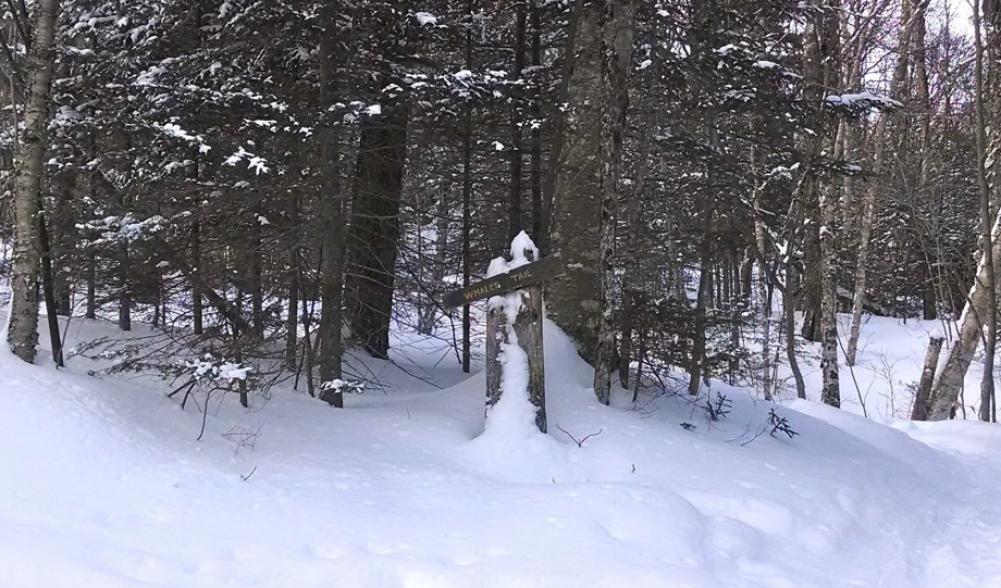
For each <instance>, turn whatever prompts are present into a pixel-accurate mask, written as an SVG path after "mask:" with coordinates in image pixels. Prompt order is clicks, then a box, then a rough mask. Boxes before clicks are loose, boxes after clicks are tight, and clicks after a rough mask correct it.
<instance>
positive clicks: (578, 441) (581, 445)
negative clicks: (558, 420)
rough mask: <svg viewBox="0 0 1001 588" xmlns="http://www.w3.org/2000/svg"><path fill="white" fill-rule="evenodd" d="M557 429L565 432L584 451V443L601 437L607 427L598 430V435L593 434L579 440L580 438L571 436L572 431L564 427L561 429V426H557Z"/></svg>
mask: <svg viewBox="0 0 1001 588" xmlns="http://www.w3.org/2000/svg"><path fill="white" fill-rule="evenodd" d="M556 428H557V429H559V430H561V431H563V432H564V433H565V434H566V436H567V437H570V438H571V439H573V442H574V443H576V444H577V447H580V448H582V449H583V447H584V442H585V441H587V440H588V439H590V438H591V437H597V436H598V435H600V434H602V433H604V432H605V427H602V428H600V429H598V432H597V433H591V434H590V435H586V436H584V437H581V438H580V439H578V438H576V437H574V436H573V435H571V434H570V431H567V430H566V429H564V428H563V427H561V426H559V425H556Z"/></svg>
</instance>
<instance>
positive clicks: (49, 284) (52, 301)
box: [38, 207, 63, 367]
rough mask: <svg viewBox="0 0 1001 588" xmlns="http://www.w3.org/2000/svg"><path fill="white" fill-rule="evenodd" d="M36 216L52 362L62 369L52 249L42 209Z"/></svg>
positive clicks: (61, 345)
mask: <svg viewBox="0 0 1001 588" xmlns="http://www.w3.org/2000/svg"><path fill="white" fill-rule="evenodd" d="M40 208H41V209H42V210H40V211H39V215H38V243H39V249H40V252H39V253H40V254H41V259H42V291H43V292H44V295H45V314H46V318H47V319H48V327H49V343H50V344H51V346H52V361H53V363H55V364H56V365H57V366H59V367H63V344H62V341H61V340H60V333H59V316H58V313H57V309H56V294H55V284H54V280H53V275H52V274H53V272H52V247H51V245H50V240H49V231H48V229H47V228H46V226H45V214H44V207H40Z"/></svg>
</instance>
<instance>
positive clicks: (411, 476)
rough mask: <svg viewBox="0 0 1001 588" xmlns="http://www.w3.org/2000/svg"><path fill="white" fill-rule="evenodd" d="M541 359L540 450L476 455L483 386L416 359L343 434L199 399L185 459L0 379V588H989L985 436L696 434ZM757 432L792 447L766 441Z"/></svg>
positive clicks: (799, 410)
mask: <svg viewBox="0 0 1001 588" xmlns="http://www.w3.org/2000/svg"><path fill="white" fill-rule="evenodd" d="M110 328H111V327H110V325H105V324H103V323H96V322H81V321H76V320H75V321H74V324H73V325H71V327H70V331H71V333H72V337H75V338H76V339H77V340H80V339H81V338H87V337H92V336H94V335H96V334H101V333H104V332H107V333H110V332H111V331H110ZM545 337H546V354H547V355H546V359H547V364H546V365H547V373H546V381H547V393H548V411H549V418H550V425H551V430H552V432H551V433H550V434H549V435H548V436H542V435H535V436H529V435H515V434H512V435H505V434H503V433H502V431H503V429H501V430H499V431H495V433H497V434H495V435H491V436H489V437H486V438H485V439H486V440H484V438H482V437H481V438H478V436H479V435H480V433H481V432H482V430H483V418H484V406H483V402H484V390H483V382H482V376H481V375H474V376H473V377H471V378H468V379H465V380H462V381H458V380H459V378H460V376H459V375H458V374H457V373H456V370H454V369H453V368H447V369H443V368H435V367H433V366H434V365H435V363H436V362H437V359H438V355H436V354H440V350H434V349H430V348H424V349H423V350H418V351H413V350H412V349H411V350H410V351H409V352H408V354H407V356H406V358H404V357H397V358H396V360H397V361H399V362H401V363H403V362H408V365H407V368H408V369H407V370H401V369H397V368H396V367H394V366H393V365H392V364H389V363H383V362H373V363H372V367H373V369H374V370H375V371H376V373H379V374H380V375H381V378H382V379H383V381H384V382H385V383H386V385H387V391H386V393H385V394H382V393H379V392H374V393H369V394H366V395H364V396H349V397H348V398H347V408H346V409H344V410H335V409H331V408H328V407H327V406H326V405H324V404H322V403H320V402H319V401H315V400H313V399H310V398H308V397H306V396H304V395H302V394H300V393H297V392H293V391H291V390H276V391H275V392H274V394H273V397H272V399H271V400H270V401H269V402H267V403H264V402H263V401H262V400H261V399H256V403H255V406H253V407H252V408H251V409H250V410H245V409H242V408H240V407H239V405H238V404H237V403H236V402H235V401H234V399H233V398H224V399H222V401H221V403H219V402H218V401H216V400H213V401H212V402H211V403H210V404H209V406H208V410H209V413H208V418H207V430H206V434H205V436H204V438H203V440H202V441H201V442H198V441H195V437H196V436H197V433H198V429H199V427H200V424H201V418H202V417H201V415H200V414H199V412H198V409H197V407H196V406H194V405H193V404H189V405H188V408H187V410H186V411H182V410H181V409H180V408H179V407H178V405H177V402H176V401H175V400H170V399H167V398H165V397H164V392H165V390H166V388H165V386H164V385H163V384H161V383H159V382H157V381H155V380H152V379H145V378H140V379H133V380H124V379H115V378H107V377H93V376H89V375H87V371H88V370H89V369H92V368H93V365H91V364H90V363H89V362H88V361H87V360H84V359H82V358H75V359H74V360H72V361H71V363H70V366H69V367H68V368H67V369H66V370H62V371H59V372H56V371H55V370H54V369H53V368H52V367H51V366H29V365H25V364H22V363H20V362H18V361H17V360H16V359H14V358H12V357H11V356H10V355H8V354H7V353H3V354H0V390H2V396H3V399H4V405H3V410H2V413H0V414H2V417H0V424H2V426H0V471H2V474H0V568H2V569H3V574H2V575H0V586H3V587H5V588H6V587H9V588H61V587H64V586H65V587H71V586H72V587H74V588H79V587H95V588H117V587H136V586H144V587H163V588H176V587H179V586H185V587H201V586H205V587H212V588H220V587H240V588H248V587H290V588H310V587H317V588H319V587H342V586H343V587H356V586H377V587H387V588H396V587H400V588H404V587H405V588H423V587H427V588H431V587H434V588H442V587H445V588H447V587H468V586H480V587H483V588H490V587H501V586H503V587H510V586H533V587H564V586H565V587H579V586H608V587H621V586H630V587H632V588H643V587H664V588H668V587H669V588H675V587H684V586H688V587H698V588H714V587H720V588H723V587H725V588H734V587H748V588H751V587H754V588H758V587H776V588H779V587H796V588H800V587H842V586H843V587H848V586H883V587H900V588H907V587H928V588H932V587H935V588H939V587H942V586H950V587H963V586H969V587H974V586H976V587H989V586H1001V555H999V554H1001V541H999V539H1001V532H999V531H997V529H998V528H1001V509H999V507H998V506H997V505H998V500H997V499H996V489H997V487H998V486H999V483H1001V458H999V457H998V456H999V455H1001V451H999V450H1001V433H999V432H998V431H997V430H996V428H994V427H990V426H988V425H979V424H973V423H944V424H921V425H913V424H911V423H896V424H895V425H894V426H892V427H890V426H886V425H881V424H877V423H874V422H872V421H869V420H866V419H863V418H861V417H857V416H854V415H851V414H847V413H845V412H842V411H837V410H834V409H830V408H828V407H825V406H822V405H818V404H814V403H809V402H794V403H792V404H790V405H788V406H775V405H772V404H770V403H764V402H762V401H758V400H755V399H754V398H753V397H752V396H750V395H748V394H747V393H746V392H744V391H741V390H737V389H733V388H729V387H726V386H723V385H719V384H715V385H714V387H713V391H714V392H720V393H722V394H725V395H726V396H727V397H728V398H729V399H730V400H731V401H732V404H733V407H732V411H731V413H730V414H729V415H728V416H727V417H726V418H724V419H721V420H719V421H715V422H714V421H711V420H709V419H707V418H706V417H705V416H704V413H703V411H702V410H701V409H700V408H699V407H698V406H697V405H696V404H693V403H692V402H690V401H689V399H687V398H684V397H670V396H663V397H660V398H656V399H648V400H645V401H644V406H643V407H642V409H639V410H637V409H635V408H634V407H633V406H632V405H631V403H629V402H628V401H627V400H628V399H627V397H626V394H625V393H624V392H621V391H620V392H619V394H618V395H616V396H615V398H614V399H613V400H614V402H613V406H611V407H604V406H602V405H600V404H598V403H597V402H596V401H595V400H594V397H593V392H592V391H591V390H590V389H589V386H590V380H591V374H590V371H589V368H588V367H587V365H586V364H584V363H583V362H582V361H581V360H580V358H579V357H578V356H577V354H576V352H575V351H574V347H573V344H572V342H571V341H570V340H569V339H568V338H567V337H566V336H565V335H564V334H563V333H561V332H560V331H559V330H558V329H556V328H554V327H553V326H552V325H547V328H546V333H545ZM43 339H44V338H43ZM918 361H920V359H919V360H918ZM415 370H421V373H422V374H425V375H426V376H427V377H425V378H424V380H425V381H422V380H418V379H415V378H413V377H410V376H408V375H407V372H413V371H415ZM434 384H438V385H445V387H444V389H436V388H435V386H434ZM453 384H454V385H453ZM772 409H775V410H776V411H777V413H778V414H780V415H781V416H784V417H785V418H787V419H788V421H789V423H790V425H791V426H792V427H793V428H794V429H795V430H796V431H797V432H798V433H799V436H797V437H795V438H792V439H789V438H785V436H778V437H772V436H770V435H768V434H767V431H766V429H763V428H762V427H763V426H764V425H766V424H767V422H768V415H769V411H770V410H772ZM682 423H687V424H688V426H687V428H686V427H682V426H680V425H681V424H682ZM560 429H563V430H565V431H566V432H567V433H569V434H565V433H563V432H562V431H561V430H560ZM511 430H515V431H517V430H521V429H518V428H513V429H511ZM598 432H600V434H597V435H595V436H593V437H591V438H590V439H588V440H587V441H586V442H584V443H583V445H582V446H580V447H578V445H577V443H575V442H573V441H572V440H571V439H570V438H569V436H570V435H573V436H575V437H577V438H578V439H579V438H581V437H583V436H585V435H588V434H592V433H598ZM759 433H761V434H759Z"/></svg>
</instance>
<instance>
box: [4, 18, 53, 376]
mask: <svg viewBox="0 0 1001 588" xmlns="http://www.w3.org/2000/svg"><path fill="white" fill-rule="evenodd" d="M58 13H59V0H38V3H37V5H36V8H35V14H36V18H35V37H34V40H33V42H32V44H31V50H30V52H29V56H28V61H29V67H30V68H31V82H30V88H29V90H28V100H27V102H26V104H25V116H24V129H23V131H22V134H21V140H20V146H19V149H18V153H17V165H16V171H15V176H14V218H15V225H14V241H15V244H14V255H13V268H12V269H13V273H12V275H11V295H12V296H11V307H10V322H9V324H8V328H7V343H8V344H9V345H10V349H11V351H12V352H13V353H14V354H15V355H17V356H18V357H19V358H21V359H22V360H24V361H26V362H28V363H32V362H34V361H35V353H36V347H37V345H38V273H39V263H38V262H39V257H40V256H39V238H38V237H39V235H38V228H39V225H38V214H39V203H40V194H41V182H42V160H43V158H44V155H45V147H46V135H47V126H48V122H49V103H50V100H51V82H52V70H53V65H54V63H55V52H54V51H53V43H54V41H55V33H56V17H57V16H58Z"/></svg>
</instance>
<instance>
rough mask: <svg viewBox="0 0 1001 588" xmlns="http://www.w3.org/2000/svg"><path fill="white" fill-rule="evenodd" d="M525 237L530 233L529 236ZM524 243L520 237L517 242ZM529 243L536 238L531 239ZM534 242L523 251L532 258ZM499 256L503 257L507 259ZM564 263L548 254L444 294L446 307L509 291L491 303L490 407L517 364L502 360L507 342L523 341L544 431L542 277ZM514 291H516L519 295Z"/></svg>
mask: <svg viewBox="0 0 1001 588" xmlns="http://www.w3.org/2000/svg"><path fill="white" fill-rule="evenodd" d="M519 237H520V236H519ZM525 238H526V239H527V236H525ZM518 243H519V241H518V238H516V240H515V243H514V244H512V246H513V247H514V246H515V245H516V244H518ZM528 243H529V244H531V241H530V240H529V241H528ZM531 247H532V248H531V249H527V248H526V249H525V250H524V251H523V252H521V253H522V255H524V256H525V258H527V259H532V257H533V256H534V255H535V246H534V244H531ZM513 253H514V252H512V254H513ZM497 261H500V262H503V259H500V260H497ZM562 269H563V264H562V263H561V262H560V259H559V258H558V257H546V258H544V259H541V260H539V261H535V262H532V263H528V264H525V265H523V266H521V267H518V268H514V269H512V270H510V271H508V272H507V273H502V274H498V275H496V276H493V277H490V278H487V279H485V280H483V281H482V282H478V283H476V284H472V285H470V286H469V287H468V288H463V289H462V290H456V291H455V292H451V293H449V294H448V295H446V296H445V299H444V305H445V306H446V307H448V308H455V307H456V306H462V305H464V304H469V303H470V302H473V301H475V300H481V299H483V298H488V297H491V296H501V295H505V298H504V299H503V300H502V302H501V303H500V304H491V305H490V307H489V308H488V309H487V332H486V352H487V369H486V376H487V408H488V409H489V408H490V407H491V406H493V405H494V404H496V403H497V401H498V400H500V398H501V394H502V393H503V392H504V391H503V389H502V387H501V383H502V382H503V381H505V378H504V377H503V372H504V369H517V368H511V367H509V366H507V365H506V363H505V362H501V355H500V354H501V351H503V349H504V346H505V345H510V344H512V343H513V342H514V341H517V344H518V347H520V348H521V349H522V350H523V351H524V352H525V356H526V361H527V364H528V365H527V369H528V390H527V391H526V392H527V394H528V399H529V401H530V402H531V403H532V404H533V405H535V409H536V412H535V424H536V426H537V427H538V428H539V430H540V431H542V432H543V433H545V432H546V387H545V374H546V370H545V366H544V365H543V363H544V353H543V346H542V325H543V319H544V318H545V317H544V312H543V305H542V286H541V282H542V281H544V280H548V279H551V278H553V277H555V276H557V275H559V273H560V272H561V271H562ZM513 293H516V294H517V297H515V295H514V294H513ZM513 304H517V308H518V310H517V313H516V315H515V320H514V323H513V324H508V320H509V313H508V310H509V309H508V308H507V306H508V305H513ZM513 379H514V380H517V378H513Z"/></svg>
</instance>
